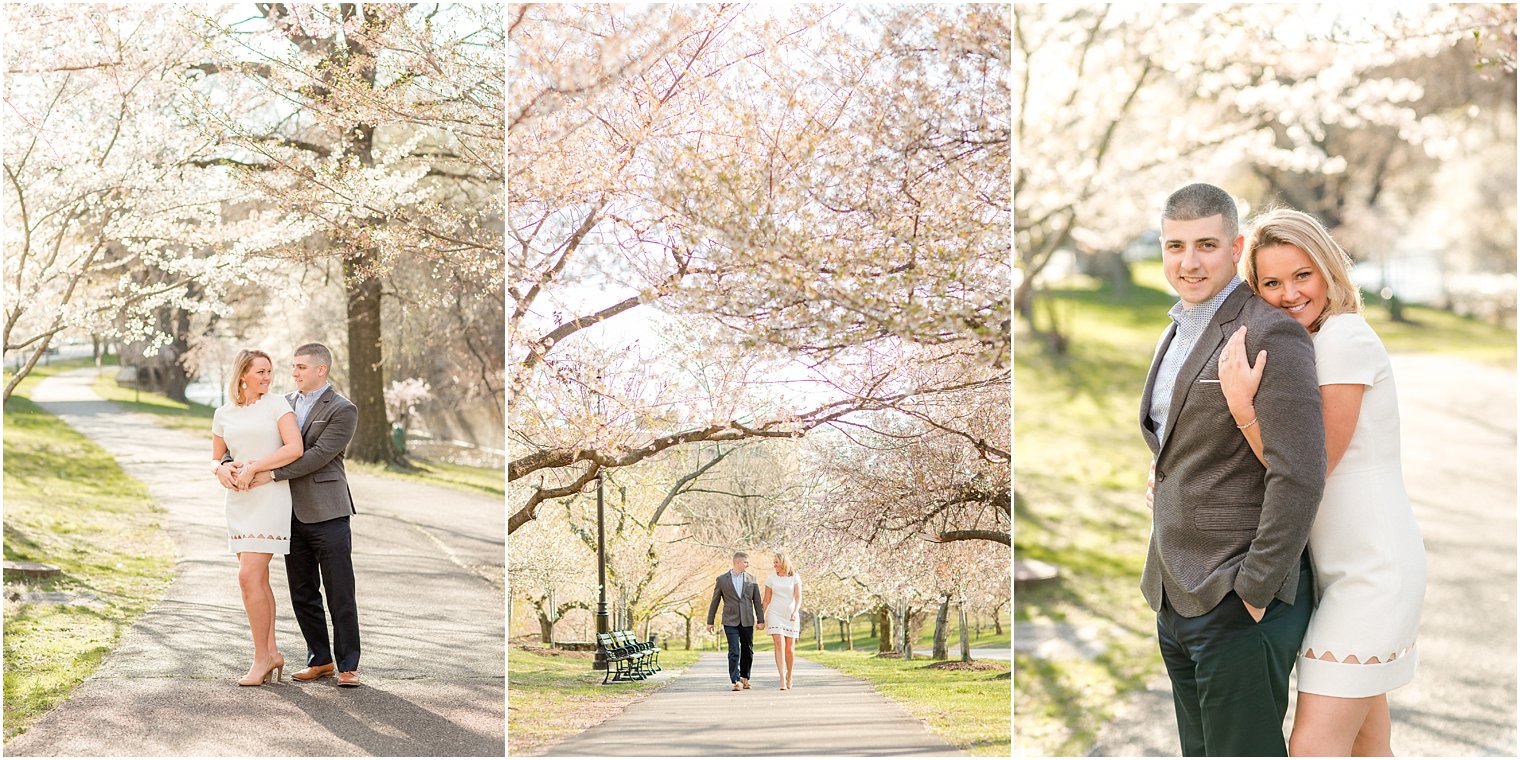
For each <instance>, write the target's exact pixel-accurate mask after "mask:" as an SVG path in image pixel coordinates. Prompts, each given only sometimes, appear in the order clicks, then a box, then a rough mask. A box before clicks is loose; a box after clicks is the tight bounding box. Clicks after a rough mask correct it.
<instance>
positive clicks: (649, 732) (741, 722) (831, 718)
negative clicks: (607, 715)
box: [539, 652, 962, 757]
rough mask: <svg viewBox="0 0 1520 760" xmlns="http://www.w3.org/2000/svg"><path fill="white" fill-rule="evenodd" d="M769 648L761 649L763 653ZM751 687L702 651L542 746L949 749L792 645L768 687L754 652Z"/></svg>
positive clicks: (733, 750) (607, 751)
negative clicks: (672, 675)
mask: <svg viewBox="0 0 1520 760" xmlns="http://www.w3.org/2000/svg"><path fill="white" fill-rule="evenodd" d="M766 655H769V653H766ZM753 672H754V674H755V677H754V679H753V680H752V683H753V684H754V688H753V689H751V690H749V691H741V692H734V691H730V690H729V689H730V687H729V682H728V655H727V654H715V653H711V652H709V653H706V654H703V655H702V656H701V657H700V658H698V659H697V662H696V663H695V664H693V665H692V666H691V667H689V668H687V669H686V671H685V672H683V673H682V674H681V675H680V676H679V677H678V678H676V679H675V680H674V681H673V682H672V683H670V684H667V685H666V686H665V687H664V688H662V689H660V690H659V691H657V692H655V693H654V694H653V695H652V696H650V697H649V698H648V699H646V700H644V701H642V702H638V703H635V704H634V705H633V706H631V707H629V708H628V709H627V710H625V711H623V713H622V714H620V715H618V716H616V717H614V718H611V719H609V720H607V721H606V722H604V723H601V724H599V725H597V726H594V727H592V728H591V729H589V730H587V731H585V732H582V733H580V734H577V735H575V736H573V737H571V738H569V739H567V740H565V741H563V742H560V743H559V744H555V745H551V746H549V747H546V748H544V749H542V750H540V752H539V754H545V755H602V756H611V757H623V756H640V755H642V756H650V755H653V756H660V755H666V756H709V757H728V756H744V755H823V754H838V755H959V754H962V753H960V752H958V751H956V750H955V749H954V748H953V747H951V746H950V745H948V744H946V743H945V742H944V740H942V739H940V738H939V737H937V736H935V735H934V734H932V733H930V731H929V729H928V728H926V727H925V726H924V725H923V724H922V723H920V722H919V721H918V720H916V719H914V718H913V717H911V716H909V715H908V714H907V713H906V712H904V711H903V709H902V708H901V707H899V706H897V704H895V703H893V702H892V701H890V700H888V699H887V698H886V697H883V696H881V695H880V694H877V693H876V692H875V691H873V690H872V689H871V686H870V685H869V684H867V683H865V682H864V681H860V680H857V679H854V678H850V677H849V676H846V675H844V674H843V673H840V672H839V671H837V670H832V669H830V668H826V667H823V666H822V665H818V664H816V663H813V662H811V661H808V660H805V659H803V657H802V656H801V655H798V657H797V662H796V672H795V675H794V676H793V681H792V682H793V684H794V686H795V687H796V688H793V689H789V690H787V691H781V690H779V689H777V688H776V687H777V680H776V668H775V660H774V659H766V656H761V655H758V654H757V656H756V659H755V669H754V671H753Z"/></svg>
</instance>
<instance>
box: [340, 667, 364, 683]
mask: <svg viewBox="0 0 1520 760" xmlns="http://www.w3.org/2000/svg"><path fill="white" fill-rule="evenodd" d="M338 685H339V686H358V685H359V674H358V673H355V672H354V671H352V670H345V671H343V672H342V673H339V674H338Z"/></svg>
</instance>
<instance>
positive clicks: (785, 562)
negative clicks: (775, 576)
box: [776, 552, 794, 575]
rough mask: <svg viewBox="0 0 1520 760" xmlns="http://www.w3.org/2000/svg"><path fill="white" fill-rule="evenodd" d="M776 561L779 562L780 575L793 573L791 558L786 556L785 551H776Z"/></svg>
mask: <svg viewBox="0 0 1520 760" xmlns="http://www.w3.org/2000/svg"><path fill="white" fill-rule="evenodd" d="M776 561H777V562H780V563H781V574H782V575H793V574H794V573H793V572H792V558H791V557H788V556H786V552H776Z"/></svg>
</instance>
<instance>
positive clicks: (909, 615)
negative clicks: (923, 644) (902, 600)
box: [901, 604, 913, 660]
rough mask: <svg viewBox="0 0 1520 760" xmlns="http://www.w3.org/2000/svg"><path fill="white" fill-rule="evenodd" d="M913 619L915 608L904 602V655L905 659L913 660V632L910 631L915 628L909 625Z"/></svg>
mask: <svg viewBox="0 0 1520 760" xmlns="http://www.w3.org/2000/svg"><path fill="white" fill-rule="evenodd" d="M912 619H913V609H912V608H911V607H909V606H908V605H906V604H904V605H903V608H902V626H901V628H902V656H903V659H904V660H911V659H913V634H912V633H910V632H909V631H910V629H912V628H913V626H911V625H909V622H911V621H912Z"/></svg>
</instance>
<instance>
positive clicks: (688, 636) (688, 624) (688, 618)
mask: <svg viewBox="0 0 1520 760" xmlns="http://www.w3.org/2000/svg"><path fill="white" fill-rule="evenodd" d="M686 649H687V651H691V616H690V615H687V616H686Z"/></svg>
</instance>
